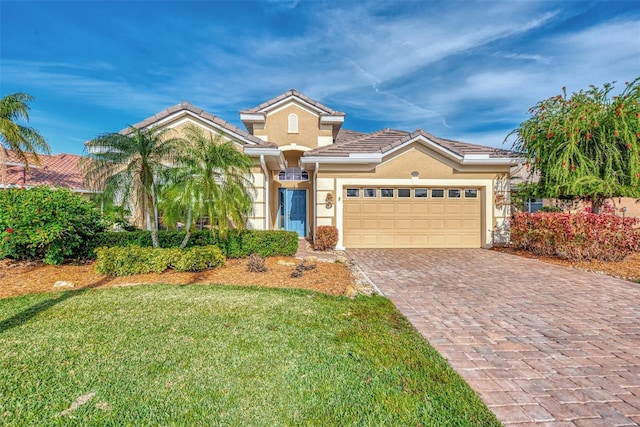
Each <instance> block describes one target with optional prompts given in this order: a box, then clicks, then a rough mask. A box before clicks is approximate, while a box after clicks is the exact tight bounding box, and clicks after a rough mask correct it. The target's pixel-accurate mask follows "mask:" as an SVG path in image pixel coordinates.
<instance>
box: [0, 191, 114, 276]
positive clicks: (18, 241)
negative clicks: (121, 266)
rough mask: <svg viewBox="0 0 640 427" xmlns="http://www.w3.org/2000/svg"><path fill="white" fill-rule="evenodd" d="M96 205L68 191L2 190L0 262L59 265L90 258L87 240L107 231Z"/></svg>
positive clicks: (0, 197) (0, 200)
mask: <svg viewBox="0 0 640 427" xmlns="http://www.w3.org/2000/svg"><path fill="white" fill-rule="evenodd" d="M104 229H105V223H104V221H103V219H102V215H101V214H100V211H98V209H96V207H95V205H94V204H93V203H91V202H90V201H89V200H87V199H86V198H85V197H83V196H82V195H80V194H78V193H73V192H72V191H71V190H69V189H67V188H49V187H45V186H39V187H33V188H29V189H17V188H14V189H8V190H4V191H0V259H2V258H4V257H11V258H14V259H41V260H43V261H44V262H46V263H48V264H60V263H61V262H63V261H64V260H65V259H71V258H75V259H79V258H80V259H81V258H89V257H90V256H91V245H87V242H88V241H91V240H93V239H95V237H96V235H97V234H98V233H99V232H102V231H104Z"/></svg>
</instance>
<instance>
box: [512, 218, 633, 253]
mask: <svg viewBox="0 0 640 427" xmlns="http://www.w3.org/2000/svg"><path fill="white" fill-rule="evenodd" d="M638 224H639V220H638V219H637V218H624V219H623V218H621V217H618V216H615V215H607V214H600V215H596V214H592V213H586V212H583V213H578V214H569V213H544V212H537V213H533V214H531V213H525V212H520V213H515V214H513V217H512V221H511V230H510V231H511V243H512V244H513V246H514V247H516V248H518V249H524V250H528V251H531V252H533V253H534V254H536V255H551V256H558V257H560V258H564V259H568V260H572V261H582V260H592V259H597V260H601V261H620V260H622V259H624V257H626V256H627V255H629V254H631V253H632V252H636V251H640V229H638V228H637V226H638Z"/></svg>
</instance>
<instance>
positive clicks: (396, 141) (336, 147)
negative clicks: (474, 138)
mask: <svg viewBox="0 0 640 427" xmlns="http://www.w3.org/2000/svg"><path fill="white" fill-rule="evenodd" d="M347 132H349V133H348V134H347V133H345V134H344V136H343V139H342V140H340V139H338V140H337V141H336V143H335V144H333V145H327V146H324V147H321V148H316V149H314V150H310V151H307V152H305V153H304V156H321V157H322V156H327V157H348V156H349V154H351V153H362V154H364V153H372V154H373V153H381V154H384V153H386V152H387V151H390V150H392V149H393V148H396V147H398V146H400V145H402V144H404V143H406V142H408V141H411V140H413V139H414V138H417V137H419V136H422V137H423V138H426V139H428V140H429V141H431V142H433V143H435V144H437V145H439V146H440V147H442V148H444V149H446V150H448V151H450V152H452V153H453V154H456V155H458V156H461V157H463V156H464V155H465V154H476V155H488V156H489V158H510V157H517V156H516V153H514V152H512V151H509V150H504V149H500V148H493V147H485V146H482V145H476V144H469V143H467V142H461V141H453V140H450V139H444V138H439V137H437V136H434V135H432V134H430V133H428V132H425V131H423V130H422V129H418V130H416V131H415V132H412V133H409V132H405V131H401V130H395V129H382V130H379V131H376V132H372V133H369V134H360V135H357V132H352V131H347ZM339 136H340V134H339Z"/></svg>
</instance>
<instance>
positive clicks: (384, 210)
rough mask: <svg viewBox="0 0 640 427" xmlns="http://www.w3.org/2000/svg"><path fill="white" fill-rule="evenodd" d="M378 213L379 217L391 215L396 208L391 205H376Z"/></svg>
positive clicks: (386, 203)
mask: <svg viewBox="0 0 640 427" xmlns="http://www.w3.org/2000/svg"><path fill="white" fill-rule="evenodd" d="M378 213H379V214H381V215H393V214H395V213H396V207H395V206H393V204H392V203H388V202H385V203H380V204H379V205H378Z"/></svg>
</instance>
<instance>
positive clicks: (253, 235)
mask: <svg viewBox="0 0 640 427" xmlns="http://www.w3.org/2000/svg"><path fill="white" fill-rule="evenodd" d="M229 235H230V237H231V233H229ZM227 250H228V252H227V256H228V257H229V258H246V257H248V256H249V255H251V254H253V253H256V254H258V255H260V256H262V257H269V256H291V255H295V253H296V252H297V251H298V234H297V233H296V232H293V231H284V230H245V231H243V232H241V233H239V235H236V236H235V237H231V238H230V239H229V246H228V247H227Z"/></svg>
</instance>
